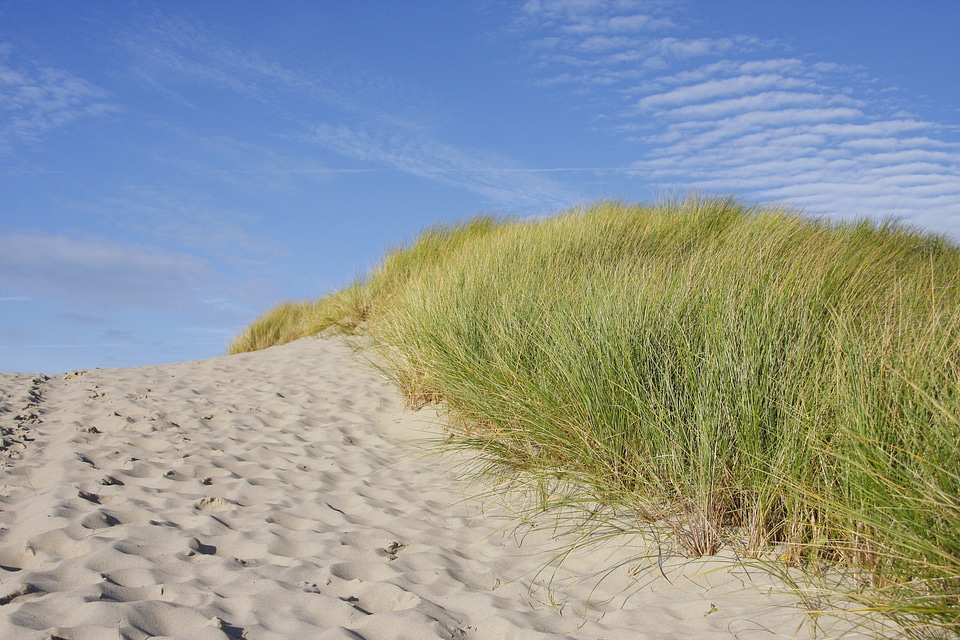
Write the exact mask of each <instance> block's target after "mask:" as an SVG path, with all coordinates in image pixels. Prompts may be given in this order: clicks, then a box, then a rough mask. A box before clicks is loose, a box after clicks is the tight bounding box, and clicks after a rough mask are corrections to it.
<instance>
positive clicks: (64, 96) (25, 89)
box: [0, 44, 119, 155]
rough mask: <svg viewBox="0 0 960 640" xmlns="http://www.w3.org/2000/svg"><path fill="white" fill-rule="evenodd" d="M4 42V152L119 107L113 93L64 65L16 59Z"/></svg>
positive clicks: (0, 134) (0, 80) (0, 125)
mask: <svg viewBox="0 0 960 640" xmlns="http://www.w3.org/2000/svg"><path fill="white" fill-rule="evenodd" d="M11 51H12V49H11V47H9V46H5V45H2V44H0V155H3V154H6V153H10V152H11V151H12V150H13V148H14V146H15V145H17V144H23V143H33V142H37V141H39V140H41V139H42V138H43V137H44V136H46V135H48V134H49V133H51V132H52V131H54V130H56V129H59V128H61V127H64V126H67V125H69V124H71V123H72V122H75V121H77V120H80V119H82V118H89V117H102V116H104V115H107V114H110V113H114V112H116V111H118V110H119V109H118V107H117V106H116V105H115V104H113V103H112V102H111V100H110V96H109V94H108V93H107V92H106V91H104V90H103V89H100V88H99V87H96V86H95V85H93V84H91V83H89V82H87V81H86V80H83V79H82V78H78V77H77V76H75V75H72V74H70V73H68V72H66V71H63V70H61V69H55V68H52V67H42V66H37V65H34V64H31V63H29V62H15V61H13V60H12V59H11V58H12V55H11Z"/></svg>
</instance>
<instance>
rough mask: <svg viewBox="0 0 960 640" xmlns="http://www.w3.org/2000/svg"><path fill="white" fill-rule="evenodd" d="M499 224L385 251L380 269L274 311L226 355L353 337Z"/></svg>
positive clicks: (466, 226)
mask: <svg viewBox="0 0 960 640" xmlns="http://www.w3.org/2000/svg"><path fill="white" fill-rule="evenodd" d="M499 224H500V221H499V220H498V219H496V218H494V217H492V216H483V217H477V218H473V219H471V220H468V221H467V222H464V223H462V224H456V225H451V226H446V225H436V226H433V227H430V228H429V229H426V230H425V231H423V233H421V234H420V236H419V238H418V239H417V241H416V242H415V243H412V244H409V245H404V246H400V247H396V248H393V249H390V250H388V251H387V254H386V256H385V257H384V259H383V261H382V262H381V264H380V265H378V266H377V267H376V268H375V269H374V270H373V271H372V272H371V273H370V274H368V275H367V276H365V277H363V278H360V279H358V280H357V281H356V282H354V283H352V284H351V285H349V286H347V287H345V288H343V289H341V290H339V291H335V292H333V293H331V294H329V295H327V296H324V297H322V298H319V299H317V300H310V301H299V302H284V303H281V304H279V305H277V306H275V307H274V308H273V309H271V310H270V311H268V312H267V313H266V314H264V315H263V316H262V317H260V318H258V319H257V320H255V321H254V322H253V323H252V324H250V326H248V327H247V328H246V329H244V330H243V332H242V333H241V334H240V335H239V336H237V338H235V339H234V340H233V342H231V343H230V345H229V346H228V347H227V353H230V354H234V353H244V352H247V351H257V350H259V349H266V348H267V347H271V346H275V345H280V344H286V343H288V342H293V341H294V340H298V339H300V338H305V337H307V336H313V335H317V334H319V333H323V332H334V333H355V332H358V331H360V330H361V328H362V327H364V326H365V325H366V324H367V323H368V322H370V321H371V320H375V319H376V318H378V317H379V315H380V314H381V313H382V311H383V309H384V308H386V307H387V306H389V305H390V303H391V302H392V301H393V299H394V296H395V295H396V294H397V293H398V292H400V291H402V290H403V289H404V287H406V286H407V284H408V283H409V282H410V280H411V279H412V278H414V277H415V276H418V275H420V274H421V273H422V272H425V271H428V270H431V269H436V268H438V267H442V265H443V264H444V263H445V262H446V261H447V260H448V259H449V258H450V257H451V256H456V255H457V253H458V250H459V248H460V247H461V246H462V245H464V244H465V243H468V242H471V241H476V240H477V239H479V238H481V237H482V236H484V235H485V234H487V233H488V232H490V231H491V230H492V229H494V228H495V227H496V226H498V225H499Z"/></svg>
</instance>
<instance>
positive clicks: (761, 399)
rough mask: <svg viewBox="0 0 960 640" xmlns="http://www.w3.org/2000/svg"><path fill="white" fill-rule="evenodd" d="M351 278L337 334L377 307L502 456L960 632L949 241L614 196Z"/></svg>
mask: <svg viewBox="0 0 960 640" xmlns="http://www.w3.org/2000/svg"><path fill="white" fill-rule="evenodd" d="M354 287H355V288H356V291H354V292H352V293H350V294H349V297H350V298H351V300H360V301H362V304H359V303H357V302H351V303H350V304H344V305H342V301H339V300H337V301H334V302H326V303H324V301H323V300H321V301H320V302H318V303H316V304H318V305H319V304H327V305H329V307H328V308H334V307H336V308H341V307H340V306H338V305H342V308H343V309H346V312H345V313H344V315H343V316H341V318H340V319H332V320H331V321H330V322H332V324H329V325H327V326H332V325H342V326H344V327H346V328H349V327H356V326H358V325H359V322H357V319H358V318H362V319H363V320H364V321H366V322H367V324H365V325H364V331H365V332H366V333H367V334H369V335H370V336H372V337H373V339H374V344H375V346H376V348H377V349H378V350H379V352H380V354H381V355H382V357H383V359H384V361H385V362H386V363H387V367H388V368H389V370H390V371H391V372H392V375H393V376H394V379H395V380H396V382H397V384H398V385H399V387H400V388H401V389H402V390H403V392H404V393H405V394H406V396H407V397H408V399H409V402H410V404H411V405H412V406H418V405H420V404H423V403H425V402H441V403H442V404H443V405H444V406H445V407H446V408H447V409H448V410H449V412H450V415H451V428H452V433H451V442H452V443H453V444H455V445H458V446H468V447H473V448H476V449H477V450H478V451H480V452H481V457H482V459H484V460H486V461H487V462H488V464H489V469H490V470H491V471H494V472H496V473H498V474H500V475H501V476H503V477H505V478H511V477H518V476H519V477H527V478H531V477H532V478H542V479H545V480H549V482H550V483H553V484H552V486H557V483H559V486H560V487H562V488H563V490H564V491H565V492H566V493H564V494H561V495H560V496H558V497H557V499H558V500H560V501H563V500H566V501H576V502H582V503H590V504H594V505H597V504H599V505H606V506H608V507H609V508H610V509H612V510H613V509H615V510H619V511H620V512H628V513H632V514H634V515H635V516H636V517H637V518H638V519H640V520H643V521H645V522H649V523H654V524H655V525H656V526H658V527H661V528H662V529H664V530H666V531H668V532H670V533H671V534H672V536H673V539H674V540H675V542H676V543H677V545H678V546H679V548H681V549H682V550H683V551H684V552H685V553H688V554H690V555H694V556H697V555H703V554H711V553H714V552H716V551H717V550H718V549H719V548H720V547H722V546H727V547H732V548H734V549H735V550H736V551H737V552H738V553H741V554H743V555H746V556H751V557H759V558H771V557H772V558H774V559H775V560H776V561H778V562H782V563H785V564H787V565H791V566H798V567H803V568H805V569H807V570H811V571H827V570H828V569H830V568H835V567H848V568H851V570H850V571H848V572H845V573H844V575H847V576H850V579H849V580H845V581H843V582H842V583H840V582H838V583H836V584H835V588H836V589H837V590H840V591H843V593H844V594H845V595H846V596H848V597H852V598H854V599H855V600H857V601H858V602H859V603H861V604H862V605H863V607H862V608H863V609H864V610H870V611H879V612H881V613H884V614H885V615H888V616H890V617H891V618H893V619H894V620H896V621H897V623H898V624H899V625H900V627H901V629H902V630H904V633H909V634H914V635H917V636H918V637H927V636H932V637H937V636H938V634H942V635H943V636H944V637H947V636H949V637H955V636H957V635H958V633H960V618H958V616H960V603H958V597H957V594H958V591H960V497H958V496H960V466H958V465H960V444H958V443H960V305H958V303H960V249H958V248H957V247H956V246H955V245H953V244H951V243H950V242H948V241H947V240H945V239H944V238H942V237H939V236H935V235H931V234H926V233H922V232H919V231H916V230H913V229H910V228H906V227H902V226H898V225H895V224H875V223H872V222H867V221H860V222H852V223H830V222H827V221H819V220H812V219H808V218H804V217H802V216H799V215H796V214H794V213H791V212H790V211H787V210H784V209H779V208H773V207H753V206H748V205H745V204H743V203H740V202H738V201H736V200H734V199H731V198H706V197H699V196H691V197H688V198H687V199H685V200H681V201H675V202H669V203H663V204H661V205H658V206H628V205H625V204H623V203H618V202H601V203H598V204H596V205H594V206H591V207H586V208H580V209H576V210H572V211H568V212H565V213H562V214H559V215H557V216H554V217H552V218H547V219H543V220H531V221H493V220H490V219H481V220H478V221H476V222H471V223H465V224H462V225H458V226H456V227H439V228H434V229H431V230H428V231H427V232H425V233H424V235H423V236H422V237H421V239H420V240H419V241H417V242H415V243H413V244H412V245H409V246H406V247H402V248H401V249H399V250H397V251H395V252H393V253H391V254H389V255H388V256H387V258H386V259H385V260H384V262H383V263H382V265H381V266H380V267H379V268H378V269H377V270H375V271H374V272H373V273H372V274H371V275H370V276H369V278H367V279H366V280H363V281H360V282H358V283H357V284H355V285H354ZM348 291H349V289H348ZM341 294H342V295H347V294H345V293H343V292H341ZM341 294H334V296H333V297H332V298H333V299H334V300H336V296H338V295H341ZM325 300H326V299H325ZM359 307H362V308H363V310H364V311H363V313H362V314H360V313H358V312H357V311H356V309H357V308H359ZM303 315H305V316H309V315H310V314H309V313H306V312H303ZM320 315H322V314H320ZM333 315H336V314H333ZM268 317H269V316H268ZM281 320H282V318H278V320H277V321H276V322H279V323H280V324H282V322H280V321H281ZM311 322H313V320H311V321H309V322H306V323H303V324H302V325H301V326H303V327H307V326H316V325H312V324H310V323H311ZM324 322H327V321H326V320H324ZM251 329H252V328H251ZM299 330H301V329H298V331H299ZM265 333H266V332H265ZM544 486H546V485H544ZM550 499H551V498H550V497H549V496H547V500H548V501H549V500H550Z"/></svg>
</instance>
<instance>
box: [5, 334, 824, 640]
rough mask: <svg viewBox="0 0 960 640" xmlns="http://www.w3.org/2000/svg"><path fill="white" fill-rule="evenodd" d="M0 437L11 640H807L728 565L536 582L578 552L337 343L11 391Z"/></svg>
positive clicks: (13, 384)
mask: <svg viewBox="0 0 960 640" xmlns="http://www.w3.org/2000/svg"><path fill="white" fill-rule="evenodd" d="M0 427H2V431H3V447H2V449H3V451H2V453H3V454H4V456H5V457H2V458H0V464H2V467H3V468H0V638H11V639H13V638H23V639H25V640H26V639H34V638H36V639H41V638H43V639H48V638H67V639H75V640H80V639H94V638H96V639H100V638H130V639H134V638H135V639H140V638H157V637H180V638H197V639H201V638H203V639H206V638H210V639H213V638H247V639H249V640H255V639H261V638H325V639H331V640H333V639H344V640H346V639H354V640H356V639H360V638H366V639H368V640H388V639H391V640H392V639H399V638H410V639H421V638H443V639H453V640H459V639H468V638H470V639H472V638H476V639H494V638H509V639H513V638H517V639H539V638H557V637H569V638H611V639H617V638H623V639H627V638H629V639H635V638H730V637H734V635H736V636H737V637H741V638H770V637H795V636H801V637H802V636H805V634H806V632H805V631H803V630H799V627H800V626H801V625H802V623H803V621H804V614H803V612H802V611H801V610H800V609H798V608H797V607H796V606H794V604H793V601H792V599H791V598H790V597H789V596H787V595H784V594H782V593H778V592H777V590H776V589H772V588H771V587H770V586H764V585H765V584H766V583H765V582H764V580H765V578H763V577H762V576H755V575H752V576H749V578H750V579H749V580H747V577H748V576H747V575H746V573H745V572H744V571H743V570H742V569H741V570H735V569H732V568H731V565H729V564H728V563H724V562H723V561H722V559H720V560H718V559H715V560H711V561H700V562H681V561H678V560H669V561H668V562H667V563H666V564H665V565H664V566H663V569H664V572H665V573H666V576H667V578H669V580H668V579H665V578H664V577H663V576H661V575H660V573H659V570H654V569H653V568H651V567H648V568H646V569H645V570H642V571H639V572H637V573H636V574H635V575H630V573H629V572H628V569H630V568H631V567H633V566H635V565H638V564H639V565H641V566H643V563H642V562H639V561H637V562H633V563H632V564H628V565H624V566H622V567H620V568H617V569H615V570H613V572H612V573H610V575H609V576H608V578H607V579H605V580H603V581H602V582H600V583H599V586H598V578H599V576H600V575H602V573H603V572H605V570H606V569H608V568H609V567H611V566H613V565H614V564H615V563H616V562H618V561H620V560H623V559H626V558H628V557H629V556H630V555H631V554H637V553H641V552H642V548H641V545H640V543H639V542H637V543H636V544H634V543H631V541H630V540H629V539H627V540H624V539H619V540H617V541H615V543H611V544H609V545H608V546H602V545H600V546H596V547H591V548H589V549H585V550H583V551H582V552H577V553H575V554H573V555H572V556H571V557H570V558H569V559H568V561H567V562H566V563H565V564H564V565H563V566H562V567H561V568H560V569H559V570H557V571H553V570H550V569H548V570H546V571H543V570H541V569H543V567H544V566H545V565H547V564H549V562H550V560H551V558H552V557H553V556H554V555H555V554H556V553H557V550H558V549H560V548H563V546H564V545H565V544H569V543H570V541H571V539H570V538H564V537H563V536H561V535H559V534H558V532H557V531H556V530H555V528H554V527H552V526H551V525H550V519H549V517H545V518H544V521H543V522H539V523H526V524H524V525H523V526H521V527H519V528H517V522H516V521H515V520H513V519H512V518H511V514H510V509H509V501H507V502H506V503H503V504H501V503H498V502H495V501H491V500H487V501H485V502H484V501H480V500H477V499H472V498H470V497H469V495H470V493H471V492H476V491H477V490H478V487H477V486H476V485H471V484H467V483H464V482H462V481H461V480H459V479H458V476H457V473H458V471H459V469H458V465H459V464H460V462H461V460H460V459H458V457H457V455H460V454H447V455H443V456H436V455H428V454H427V453H425V451H424V450H423V449H422V448H420V447H418V446H417V443H416V440H417V439H418V438H423V437H426V436H428V435H436V434H437V433H439V429H440V426H439V421H438V419H437V418H436V416H435V414H431V413H430V412H429V411H422V412H419V413H410V412H406V411H404V410H403V409H402V402H401V398H400V396H399V394H398V393H397V391H396V390H395V389H394V388H393V387H392V386H391V385H390V384H388V383H387V382H386V381H384V380H383V379H382V378H381V377H379V376H378V375H377V373H376V372H375V371H374V370H373V369H372V368H370V367H369V366H366V365H365V364H364V363H362V362H361V360H360V359H359V358H358V357H357V356H356V355H355V354H354V353H353V352H352V351H351V350H350V349H349V348H347V347H346V346H344V345H343V344H341V343H340V342H338V341H334V340H322V339H305V340H300V341H298V342H295V343H292V344H289V345H285V346H282V347H275V348H272V349H268V350H266V351H262V352H258V353H253V354H243V355H237V356H228V357H222V358H214V359H211V360H205V361H199V362H189V363H183V364H176V365H165V366H147V367H140V368H137V369H115V370H92V371H85V372H73V373H70V374H66V375H57V376H49V377H47V376H39V375H37V376H31V375H19V374H2V375H0ZM533 525H537V526H533ZM551 579H552V581H551ZM771 631H772V632H773V635H771V633H770V632H771Z"/></svg>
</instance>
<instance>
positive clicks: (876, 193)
mask: <svg viewBox="0 0 960 640" xmlns="http://www.w3.org/2000/svg"><path fill="white" fill-rule="evenodd" d="M614 21H619V22H620V23H622V24H633V25H636V29H634V31H633V32H632V33H630V34H628V35H625V34H624V33H623V31H622V30H621V29H619V28H615V27H612V26H609V25H612V24H613V23H614ZM520 23H521V24H522V25H523V27H524V28H525V29H526V33H527V34H528V37H529V39H530V46H529V50H530V51H531V55H533V56H535V58H536V60H537V61H538V62H537V67H538V69H539V72H540V73H541V77H542V78H543V80H544V81H545V82H549V83H551V84H554V85H557V84H570V85H571V86H572V88H573V89H575V90H576V91H581V92H582V91H587V92H590V91H593V90H594V89H596V88H597V87H598V85H605V87H604V91H605V95H607V96H610V95H615V96H618V98H617V99H616V100H615V101H612V102H611V101H607V102H606V103H603V102H602V101H598V103H599V106H598V107H597V108H598V109H603V110H604V111H603V112H602V113H598V114H597V116H602V117H603V119H604V121H605V122H609V123H610V125H609V133H610V134H611V135H615V136H619V137H621V138H622V139H623V140H625V141H627V142H632V143H634V144H636V149H637V159H636V161H635V162H633V163H632V165H631V167H632V169H633V170H634V171H635V175H636V177H637V179H638V180H643V181H647V182H653V183H656V184H661V185H664V186H670V187H673V188H676V187H681V188H684V187H685V188H700V189H705V190H714V191H723V192H731V191H736V192H739V193H741V195H745V196H748V197H752V198H757V199H764V200H778V201H782V202H786V203H788V204H791V205H794V206H797V207H801V208H803V209H805V210H806V211H808V212H809V213H817V214H829V215H834V216H849V215H877V216H895V217H899V218H902V219H904V220H906V221H908V222H911V223H916V224H920V225H924V226H927V227H930V228H933V229H936V230H939V231H945V232H948V233H952V234H954V235H958V236H960V144H958V143H957V142H956V129H957V128H956V127H950V126H946V125H944V124H941V123H936V122H931V121H929V120H926V119H924V118H922V117H920V116H918V115H916V114H912V113H910V109H909V104H906V101H905V100H903V101H900V102H896V101H895V100H894V98H895V96H891V95H886V96H883V97H881V95H880V94H879V93H878V92H877V91H876V89H875V85H877V84H878V82H877V79H875V78H871V77H869V75H868V74H867V72H866V71H865V70H863V69H851V68H846V67H843V66H841V65H837V64H834V63H832V62H831V61H828V60H813V59H812V57H796V56H791V57H784V56H782V55H778V54H781V53H782V52H783V50H784V48H783V47H781V46H780V45H779V44H778V43H776V42H773V41H764V40H762V39H760V38H759V37H756V36H751V35H737V36H731V37H728V38H722V39H709V38H706V39H705V38H699V37H684V36H683V35H682V34H683V33H685V31H684V30H682V29H680V26H682V25H681V16H680V14H678V13H677V12H675V11H674V10H673V7H671V6H670V5H666V4H664V3H658V2H643V1H637V2H629V1H628V2H604V1H600V0H597V1H585V2H574V1H571V2H565V1H563V0H556V1H553V2H528V3H526V4H525V5H524V8H523V11H522V12H521V18H520ZM611 88H612V89H614V91H611Z"/></svg>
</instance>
